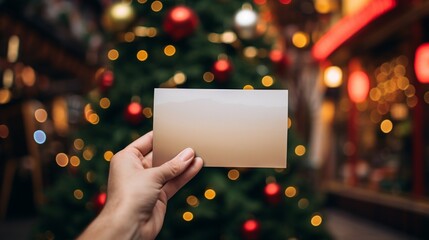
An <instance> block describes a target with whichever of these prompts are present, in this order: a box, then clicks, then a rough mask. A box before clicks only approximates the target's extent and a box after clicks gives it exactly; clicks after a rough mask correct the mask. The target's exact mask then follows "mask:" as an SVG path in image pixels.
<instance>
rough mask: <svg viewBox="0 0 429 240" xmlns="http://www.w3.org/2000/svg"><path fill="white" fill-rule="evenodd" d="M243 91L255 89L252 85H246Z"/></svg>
mask: <svg viewBox="0 0 429 240" xmlns="http://www.w3.org/2000/svg"><path fill="white" fill-rule="evenodd" d="M243 89H244V90H253V89H254V88H253V86H252V85H250V84H247V85H245V86H244V87H243Z"/></svg>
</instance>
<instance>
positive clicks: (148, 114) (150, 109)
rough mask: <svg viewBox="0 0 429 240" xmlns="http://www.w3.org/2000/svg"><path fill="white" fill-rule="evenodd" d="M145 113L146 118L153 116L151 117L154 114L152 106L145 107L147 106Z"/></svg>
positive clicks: (144, 109)
mask: <svg viewBox="0 0 429 240" xmlns="http://www.w3.org/2000/svg"><path fill="white" fill-rule="evenodd" d="M143 115H144V116H145V117H146V118H151V117H152V116H153V113H152V108H150V107H145V108H143Z"/></svg>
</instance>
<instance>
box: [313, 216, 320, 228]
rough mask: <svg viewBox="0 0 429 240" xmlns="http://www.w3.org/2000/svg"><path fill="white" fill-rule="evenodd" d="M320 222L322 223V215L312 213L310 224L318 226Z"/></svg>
mask: <svg viewBox="0 0 429 240" xmlns="http://www.w3.org/2000/svg"><path fill="white" fill-rule="evenodd" d="M320 224H322V217H321V216H320V215H319V214H316V215H314V216H313V217H312V218H311V225H313V226H314V227H317V226H320Z"/></svg>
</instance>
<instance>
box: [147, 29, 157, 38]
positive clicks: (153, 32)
mask: <svg viewBox="0 0 429 240" xmlns="http://www.w3.org/2000/svg"><path fill="white" fill-rule="evenodd" d="M156 34H158V30H156V28H154V27H150V28H148V29H147V36H148V37H156Z"/></svg>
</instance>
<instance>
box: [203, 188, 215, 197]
mask: <svg viewBox="0 0 429 240" xmlns="http://www.w3.org/2000/svg"><path fill="white" fill-rule="evenodd" d="M204 197H205V198H207V199H208V200H212V199H214V198H215V197H216V192H215V190H213V189H210V188H209V189H207V190H206V191H205V192H204Z"/></svg>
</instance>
